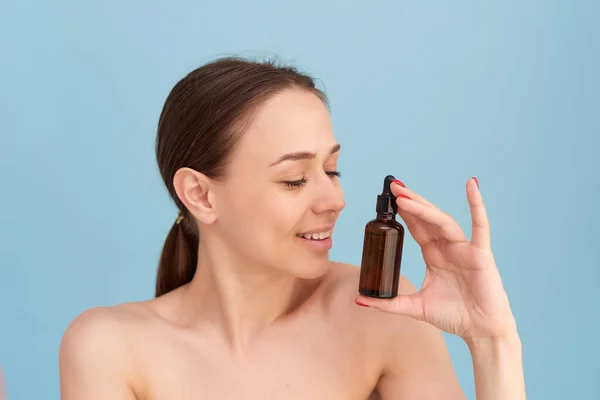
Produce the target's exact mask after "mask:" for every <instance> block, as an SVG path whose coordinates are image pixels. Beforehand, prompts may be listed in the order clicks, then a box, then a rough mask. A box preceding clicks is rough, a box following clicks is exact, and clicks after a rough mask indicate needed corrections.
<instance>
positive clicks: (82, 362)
mask: <svg viewBox="0 0 600 400" xmlns="http://www.w3.org/2000/svg"><path fill="white" fill-rule="evenodd" d="M127 354H128V353H127V348H126V346H125V343H124V341H123V329H122V326H121V324H120V323H119V321H117V320H116V318H115V316H114V315H113V314H112V313H111V311H110V310H109V309H103V308H93V309H90V310H87V311H85V312H83V313H82V314H80V315H79V316H78V317H77V318H75V319H74V320H73V322H71V324H70V325H69V327H68V328H67V330H66V331H65V334H64V335H63V338H62V341H61V345H60V352H59V369H60V395H61V399H62V400H76V399H77V400H79V399H87V400H96V399H98V400H100V399H112V400H135V399H136V397H135V395H134V393H133V390H132V389H131V387H130V386H129V384H128V381H129V378H130V376H131V368H130V363H129V362H128V361H129V358H128V357H127Z"/></svg>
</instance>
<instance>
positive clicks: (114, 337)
mask: <svg viewBox="0 0 600 400" xmlns="http://www.w3.org/2000/svg"><path fill="white" fill-rule="evenodd" d="M358 271H359V269H358V268H357V267H355V266H349V265H344V264H338V263H332V264H331V269H330V271H329V272H328V273H327V274H326V275H325V276H324V277H323V278H322V279H317V280H316V282H307V286H306V288H305V290H306V291H307V292H305V293H301V294H300V295H299V297H300V300H299V302H298V304H297V305H296V306H295V307H294V309H292V310H290V312H289V313H288V314H287V315H284V316H281V317H280V318H279V319H278V320H277V321H275V322H273V323H272V324H271V325H270V326H269V327H268V328H266V329H264V330H263V331H262V332H260V334H258V335H256V336H255V337H254V338H253V339H252V341H251V342H250V343H247V344H246V345H244V348H243V349H237V350H232V348H231V347H230V345H229V344H228V341H227V339H226V338H225V337H223V336H222V335H220V332H219V330H218V329H215V327H214V326H211V325H210V324H195V323H190V319H189V317H188V316H186V313H185V312H182V307H181V304H182V303H185V302H186V296H188V295H189V290H190V287H189V286H190V285H188V286H185V287H182V288H180V289H177V290H175V291H173V292H171V293H169V294H168V295H165V296H163V297H160V298H158V299H154V300H149V301H145V302H138V303H128V304H122V305H119V306H116V307H112V308H95V309H91V310H88V311H86V312H85V313H83V314H81V315H80V316H79V317H78V319H76V320H75V321H74V323H73V324H72V325H71V327H70V328H69V330H68V331H67V333H66V335H65V339H64V342H63V343H65V347H63V348H62V355H63V359H62V363H61V377H62V378H63V379H62V381H61V387H62V398H63V399H76V398H83V397H85V398H87V399H107V398H110V399H115V400H120V399H123V400H125V399H140V400H141V399H145V400H153V399H166V398H176V399H182V400H183V399H198V398H207V399H233V398H244V399H249V400H251V399H271V398H272V399H308V398H310V399H345V400H346V399H357V400H365V399H379V398H380V397H379V394H380V395H381V396H382V398H383V399H388V398H392V397H389V396H386V395H385V394H386V391H389V392H390V393H394V394H396V393H397V394H398V395H401V396H402V397H399V398H406V399H416V398H424V399H425V398H435V399H462V398H464V397H463V395H462V392H461V390H460V387H459V385H458V383H457V381H456V378H455V376H454V373H453V370H452V366H451V363H450V358H449V356H448V353H447V351H446V349H445V345H444V342H443V338H442V336H441V333H440V331H439V330H437V329H435V328H434V327H433V326H431V325H429V324H426V323H423V322H418V321H416V320H414V319H412V318H408V317H399V318H393V319H390V318H389V315H387V314H385V313H381V312H379V311H376V310H374V309H370V308H363V307H358V306H356V304H355V303H354V298H355V297H356V287H357V286H356V285H357V282H358ZM414 291H415V289H414V286H412V284H411V283H410V282H409V281H408V280H406V279H404V278H403V279H402V280H401V292H402V293H407V294H408V293H412V292H414ZM206 319H209V318H208V317H206ZM391 367H393V368H394V370H393V371H390V368H391ZM390 387H392V388H391V389H390ZM378 393H379V394H378Z"/></svg>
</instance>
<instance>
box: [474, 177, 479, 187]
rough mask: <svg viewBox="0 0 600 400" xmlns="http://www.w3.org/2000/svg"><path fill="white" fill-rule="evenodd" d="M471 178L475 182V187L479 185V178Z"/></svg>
mask: <svg viewBox="0 0 600 400" xmlns="http://www.w3.org/2000/svg"><path fill="white" fill-rule="evenodd" d="M473 180H474V181H475V183H476V184H477V187H479V180H477V178H476V177H473Z"/></svg>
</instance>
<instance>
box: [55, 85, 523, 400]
mask: <svg viewBox="0 0 600 400" xmlns="http://www.w3.org/2000/svg"><path fill="white" fill-rule="evenodd" d="M298 152H300V153H298ZM290 153H294V156H293V157H286V158H285V161H281V162H278V161H280V160H281V157H282V155H285V154H288V155H289V154H290ZM338 155H339V145H338V143H337V142H336V140H335V138H334V136H333V132H332V128H331V121H330V119H329V114H328V111H327V109H326V107H324V105H323V104H322V103H321V101H320V100H319V99H318V98H317V97H316V96H314V95H313V94H312V93H309V92H305V91H301V90H289V91H285V92H283V93H279V94H277V95H275V96H274V97H273V98H271V99H270V100H268V101H266V103H265V104H263V105H261V107H260V108H259V109H258V110H257V112H256V113H255V114H254V115H253V119H252V121H251V123H250V124H249V127H248V129H247V131H246V132H244V134H243V138H242V140H241V142H240V143H239V144H238V146H237V148H236V150H235V152H234V155H233V157H232V158H231V160H230V161H229V163H228V169H229V174H228V176H227V179H226V180H225V181H215V180H212V179H209V178H207V177H206V176H205V175H203V174H202V173H201V172H198V171H194V170H191V169H189V168H181V169H180V170H179V171H177V173H176V174H175V177H174V180H173V183H174V187H175V189H176V192H177V195H178V197H179V198H180V199H181V201H182V202H183V203H184V204H185V207H186V209H187V210H188V211H189V213H191V214H192V216H193V218H194V220H195V222H196V223H197V225H198V226H199V230H200V243H199V251H198V265H197V270H196V274H195V276H194V278H193V280H192V282H191V283H190V284H188V285H185V286H183V287H181V288H178V289H176V290H174V291H172V292H170V293H168V294H166V295H164V296H162V297H160V298H158V299H153V300H148V301H143V302H137V303H128V304H121V305H118V306H114V307H103V308H94V309H90V310H87V311H85V312H83V313H82V314H81V315H79V316H78V317H77V318H75V320H74V321H73V322H72V323H71V324H70V326H69V328H68V329H67V331H66V332H65V335H64V337H63V340H62V343H61V348H60V379H61V398H62V399H63V400H75V399H82V398H85V399H88V400H95V399H114V400H132V399H138V400H141V399H144V400H154V399H161V400H162V399H166V398H173V399H182V400H185V399H198V398H207V399H229V398H243V399H250V400H251V399H261V400H262V399H328V400H332V399H357V400H364V399H369V398H377V396H380V397H381V398H382V399H383V400H396V399H409V400H417V399H436V400H459V399H464V395H463V393H462V391H461V389H460V387H459V385H458V383H457V380H456V377H455V375H454V372H453V370H452V365H451V362H450V358H449V355H448V352H447V349H446V348H445V344H444V341H443V337H442V333H441V331H445V332H448V333H451V334H455V335H458V336H460V337H461V338H462V339H464V340H465V342H466V344H467V345H468V347H469V350H470V351H471V354H472V357H473V364H474V376H475V386H476V391H477V399H478V400H523V399H525V390H524V382H523V371H522V362H521V348H520V341H519V338H518V334H517V331H516V325H515V321H514V318H513V316H512V313H511V310H510V306H509V304H508V299H507V297H506V293H505V292H504V289H503V287H502V283H501V280H500V276H499V273H498V269H497V267H496V265H495V261H494V258H493V255H492V252H491V246H490V237H489V226H488V221H487V216H486V213H485V207H484V205H483V201H482V198H481V195H480V193H479V189H478V184H477V183H476V181H475V180H473V179H470V180H469V181H468V183H467V187H466V189H467V197H468V201H469V205H470V208H471V215H472V219H473V237H472V239H471V240H468V239H467V238H466V237H465V235H464V233H463V232H462V230H461V229H460V227H459V226H458V224H457V223H456V221H454V219H452V218H451V217H450V216H449V215H447V214H445V213H443V212H442V211H441V210H439V209H438V208H437V207H436V206H435V205H433V204H432V203H430V202H429V201H427V200H426V199H424V198H423V197H421V196H419V195H418V194H417V193H415V192H414V191H412V190H411V189H409V188H406V187H405V186H404V185H403V184H401V183H397V184H395V185H393V187H392V191H393V192H394V194H395V195H396V197H397V205H398V214H399V216H400V217H401V218H402V220H403V221H404V222H405V224H406V226H407V228H408V231H409V232H410V234H411V236H412V237H413V238H414V240H415V241H416V242H417V244H418V245H419V246H420V248H421V251H422V253H423V259H424V261H425V266H426V271H427V272H426V276H425V280H424V282H423V284H422V285H421V288H420V290H419V291H417V290H416V289H415V287H414V286H413V285H412V284H411V283H410V282H408V280H406V279H405V278H402V279H401V281H400V295H399V296H398V297H396V298H394V299H389V300H385V299H370V298H365V297H363V296H358V295H357V289H358V274H359V269H358V267H356V266H349V265H343V264H339V263H335V262H332V261H330V259H329V249H328V248H323V247H319V246H315V243H314V242H310V241H306V240H305V239H302V238H301V237H299V236H298V235H301V234H303V233H307V232H312V231H316V232H325V231H329V230H331V229H332V227H333V226H334V224H335V222H336V220H337V218H338V217H339V214H340V212H341V211H342V209H343V208H344V206H345V201H344V196H343V191H342V189H341V185H340V182H339V180H338V177H337V174H336V169H337V159H338ZM360 303H362V304H364V305H366V307H360V306H359V305H357V304H360Z"/></svg>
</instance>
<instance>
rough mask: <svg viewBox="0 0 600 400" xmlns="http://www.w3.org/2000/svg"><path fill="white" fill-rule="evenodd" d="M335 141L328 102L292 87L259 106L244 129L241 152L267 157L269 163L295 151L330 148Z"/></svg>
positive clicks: (251, 155) (319, 150) (318, 150)
mask: <svg viewBox="0 0 600 400" xmlns="http://www.w3.org/2000/svg"><path fill="white" fill-rule="evenodd" d="M333 144H335V139H334V137H333V130H332V126H331V120H330V117H329V112H328V110H327V107H326V106H325V104H323V102H322V101H321V99H319V97H317V96H316V95H315V94H313V93H311V92H309V91H308V90H302V89H290V90H286V91H283V92H281V93H278V94H276V95H274V96H273V97H271V98H270V99H268V100H267V101H266V102H264V103H263V104H261V105H260V106H259V108H258V109H257V110H256V112H255V113H254V115H253V118H252V120H251V121H250V124H249V125H248V128H247V130H246V132H244V135H243V137H242V139H241V141H240V148H239V151H240V153H243V155H245V156H249V157H254V158H256V157H258V158H263V157H265V158H266V159H265V162H269V161H273V160H271V159H272V158H274V157H277V156H280V155H282V154H285V153H289V152H294V151H311V152H317V153H319V152H322V151H326V150H327V151H328V150H329V149H330V148H331V146H332V145H333ZM240 155H242V154H240Z"/></svg>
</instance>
